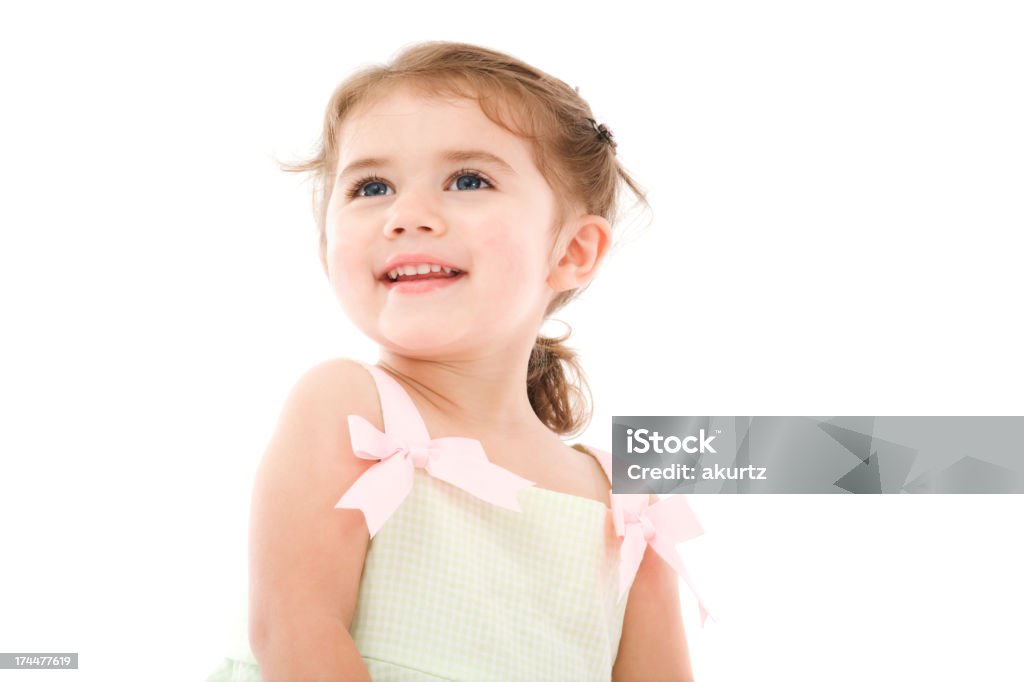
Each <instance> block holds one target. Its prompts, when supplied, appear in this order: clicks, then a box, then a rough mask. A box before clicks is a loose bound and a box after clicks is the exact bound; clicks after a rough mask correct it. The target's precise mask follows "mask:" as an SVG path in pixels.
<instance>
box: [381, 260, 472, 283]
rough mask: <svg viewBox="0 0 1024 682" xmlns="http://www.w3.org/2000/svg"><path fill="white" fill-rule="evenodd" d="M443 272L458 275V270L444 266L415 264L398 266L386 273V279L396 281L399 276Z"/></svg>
mask: <svg viewBox="0 0 1024 682" xmlns="http://www.w3.org/2000/svg"><path fill="white" fill-rule="evenodd" d="M442 270H444V271H445V272H446V273H448V274H451V273H453V272H454V273H456V274H458V273H459V270H456V269H455V268H449V267H446V266H444V265H438V264H437V263H417V264H415V265H413V264H409V265H400V266H398V267H397V268H395V269H394V270H390V271H389V272H388V279H392V280H394V279H398V276H399V275H425V274H427V273H428V272H441V271H442Z"/></svg>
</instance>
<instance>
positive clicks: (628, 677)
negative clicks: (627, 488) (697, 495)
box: [612, 495, 693, 682]
mask: <svg viewBox="0 0 1024 682" xmlns="http://www.w3.org/2000/svg"><path fill="white" fill-rule="evenodd" d="M657 501H658V497H657V496H656V495H651V500H650V502H651V504H654V503H656V502H657ZM627 598H628V600H629V601H628V602H627V603H626V613H625V616H624V617H623V621H622V638H621V639H620V640H619V653H618V657H617V658H616V659H615V667H614V668H613V669H612V681H613V682H640V681H642V682H693V671H692V670H691V669H690V652H689V650H688V649H687V646H686V632H685V631H684V629H683V617H682V613H681V611H680V606H679V575H678V574H677V573H676V572H675V571H674V570H672V567H671V566H669V565H668V563H667V562H666V561H665V560H664V559H662V558H661V556H659V555H658V553H657V552H655V551H654V550H653V549H652V548H650V547H648V548H647V550H646V551H645V552H644V558H643V560H642V561H641V562H640V569H639V570H638V571H637V574H636V578H635V579H634V580H633V585H632V587H630V590H629V596H628V597H627Z"/></svg>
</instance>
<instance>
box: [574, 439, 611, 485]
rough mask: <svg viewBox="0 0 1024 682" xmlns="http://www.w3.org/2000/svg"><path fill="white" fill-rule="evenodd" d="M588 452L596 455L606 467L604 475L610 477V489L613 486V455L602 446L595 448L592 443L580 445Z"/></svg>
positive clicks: (603, 467)
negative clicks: (601, 447) (602, 448)
mask: <svg viewBox="0 0 1024 682" xmlns="http://www.w3.org/2000/svg"><path fill="white" fill-rule="evenodd" d="M580 447H582V448H584V449H585V450H586V451H587V452H589V453H590V454H591V455H593V456H594V459H596V460H597V461H598V462H600V463H601V468H602V469H604V475H605V476H607V477H608V489H609V490H611V487H612V455H611V453H610V452H605V451H604V450H601V449H600V448H595V447H593V446H590V445H582V444H581V445H580Z"/></svg>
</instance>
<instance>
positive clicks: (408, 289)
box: [384, 272, 466, 294]
mask: <svg viewBox="0 0 1024 682" xmlns="http://www.w3.org/2000/svg"><path fill="white" fill-rule="evenodd" d="M465 278H466V273H464V272H463V273H461V274H459V275H456V276H455V277H437V278H435V279H412V280H405V281H399V282H391V281H389V280H388V279H387V278H386V277H385V278H384V286H385V287H387V288H388V289H389V290H390V291H392V292H393V293H396V294H426V293H430V292H432V291H438V290H440V289H448V288H449V287H452V286H454V285H455V283H456V282H459V281H461V280H463V279H465Z"/></svg>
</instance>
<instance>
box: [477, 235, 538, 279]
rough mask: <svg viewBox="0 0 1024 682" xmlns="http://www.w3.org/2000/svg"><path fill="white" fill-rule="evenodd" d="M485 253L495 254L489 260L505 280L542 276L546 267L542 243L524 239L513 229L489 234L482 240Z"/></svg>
mask: <svg viewBox="0 0 1024 682" xmlns="http://www.w3.org/2000/svg"><path fill="white" fill-rule="evenodd" d="M480 248H481V250H482V252H483V253H485V254H494V255H493V256H491V257H490V258H488V259H487V260H488V261H489V262H490V263H491V266H490V267H491V268H492V269H493V271H495V272H496V273H497V272H499V271H500V274H501V278H502V280H503V281H506V282H507V281H512V282H528V281H531V280H536V279H538V278H539V277H541V275H542V273H543V271H544V268H545V261H544V259H545V257H546V255H545V254H544V253H543V249H542V245H540V244H539V243H534V242H533V241H530V240H527V239H523V238H522V237H521V236H519V235H516V234H515V232H514V231H513V230H511V229H509V230H503V231H500V232H498V233H496V234H492V235H489V236H488V237H486V238H485V239H483V240H482V241H481V244H480Z"/></svg>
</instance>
